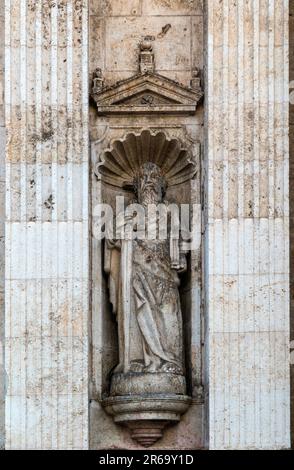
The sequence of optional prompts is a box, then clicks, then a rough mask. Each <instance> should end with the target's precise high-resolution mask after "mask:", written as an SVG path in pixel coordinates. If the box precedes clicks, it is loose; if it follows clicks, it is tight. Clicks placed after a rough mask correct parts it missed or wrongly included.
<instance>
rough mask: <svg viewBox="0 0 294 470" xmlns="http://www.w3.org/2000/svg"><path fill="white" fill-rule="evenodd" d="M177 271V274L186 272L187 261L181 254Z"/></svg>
mask: <svg viewBox="0 0 294 470" xmlns="http://www.w3.org/2000/svg"><path fill="white" fill-rule="evenodd" d="M177 271H178V272H179V273H184V272H185V271H187V259H186V255H184V254H183V253H181V255H180V262H179V266H178V268H177Z"/></svg>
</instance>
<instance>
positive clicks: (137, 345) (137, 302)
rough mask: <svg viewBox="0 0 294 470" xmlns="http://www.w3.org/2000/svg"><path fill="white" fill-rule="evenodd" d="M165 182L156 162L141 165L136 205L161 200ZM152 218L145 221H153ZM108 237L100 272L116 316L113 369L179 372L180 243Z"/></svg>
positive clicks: (182, 255)
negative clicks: (105, 275) (103, 273)
mask: <svg viewBox="0 0 294 470" xmlns="http://www.w3.org/2000/svg"><path fill="white" fill-rule="evenodd" d="M166 184H167V183H166V180H165V178H164V177H163V176H162V173H161V169H160V167H159V166H158V165H156V164H155V163H151V162H146V163H144V164H142V165H141V166H140V167H139V169H138V171H137V173H136V175H135V177H134V179H133V184H132V186H133V191H134V194H135V198H136V203H138V204H140V205H141V206H143V207H144V208H145V209H146V214H147V207H148V205H149V204H155V205H158V204H163V203H164V204H165V205H166V206H167V207H168V202H167V201H165V199H164V196H165V191H166ZM155 218H156V220H149V219H148V221H147V217H146V231H147V228H148V227H147V224H150V223H151V224H153V223H155V224H158V214H156V215H155ZM167 234H168V237H167V238H166V239H164V240H162V239H152V240H149V239H139V238H134V237H133V238H132V239H129V240H126V239H124V240H118V241H116V240H107V241H106V250H105V270H106V272H107V273H108V275H109V291H110V301H111V303H112V306H113V310H114V312H115V313H116V315H117V320H118V335H119V364H118V366H117V367H116V369H115V371H114V372H115V373H128V372H131V373H170V374H176V375H184V370H183V334H182V313H181V305H180V297H179V283H180V281H179V276H178V273H179V272H183V271H184V270H185V269H186V255H185V253H184V252H183V250H182V247H181V244H180V241H179V240H178V239H177V240H172V239H171V237H170V228H169V229H168V230H167Z"/></svg>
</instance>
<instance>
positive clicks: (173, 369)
mask: <svg viewBox="0 0 294 470" xmlns="http://www.w3.org/2000/svg"><path fill="white" fill-rule="evenodd" d="M160 370H161V372H169V373H170V374H182V370H181V369H180V367H179V366H177V364H174V363H173V362H165V363H164V364H163V365H162V367H161V369H160Z"/></svg>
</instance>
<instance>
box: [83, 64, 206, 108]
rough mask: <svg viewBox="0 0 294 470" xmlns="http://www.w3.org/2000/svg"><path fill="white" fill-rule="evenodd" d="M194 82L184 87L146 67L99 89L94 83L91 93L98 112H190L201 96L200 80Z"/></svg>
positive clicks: (195, 106)
mask: <svg viewBox="0 0 294 470" xmlns="http://www.w3.org/2000/svg"><path fill="white" fill-rule="evenodd" d="M194 82H195V80H194ZM194 82H193V83H194ZM197 84H198V85H199V86H198V87H196V88H194V87H193V88H187V87H184V86H183V85H180V84H179V83H177V82H175V81H173V80H171V79H169V78H167V77H164V76H162V75H159V74H157V73H154V72H149V71H147V72H145V73H143V74H142V73H140V74H138V75H135V76H133V77H131V78H128V79H126V80H123V81H120V82H118V83H116V84H115V85H113V86H111V87H108V88H102V89H101V90H99V88H97V86H95V87H94V88H93V93H92V95H91V96H92V98H93V99H94V101H95V102H96V105H97V111H98V114H100V115H109V114H130V113H131V114H188V115H190V114H195V112H196V108H197V106H198V104H199V103H200V101H201V99H202V97H203V91H202V89H201V88H200V81H199V82H197ZM194 86H195V85H194Z"/></svg>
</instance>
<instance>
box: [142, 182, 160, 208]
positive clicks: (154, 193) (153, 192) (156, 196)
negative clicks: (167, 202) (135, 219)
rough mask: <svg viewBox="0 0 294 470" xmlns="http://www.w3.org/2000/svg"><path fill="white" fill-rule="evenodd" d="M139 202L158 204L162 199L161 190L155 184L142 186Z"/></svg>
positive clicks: (144, 204)
mask: <svg viewBox="0 0 294 470" xmlns="http://www.w3.org/2000/svg"><path fill="white" fill-rule="evenodd" d="M138 199H139V201H138V202H139V204H142V205H143V206H147V205H148V204H158V203H160V202H161V201H162V194H161V190H159V189H157V188H155V187H154V186H147V187H143V188H141V190H140V192H139V198H138Z"/></svg>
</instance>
